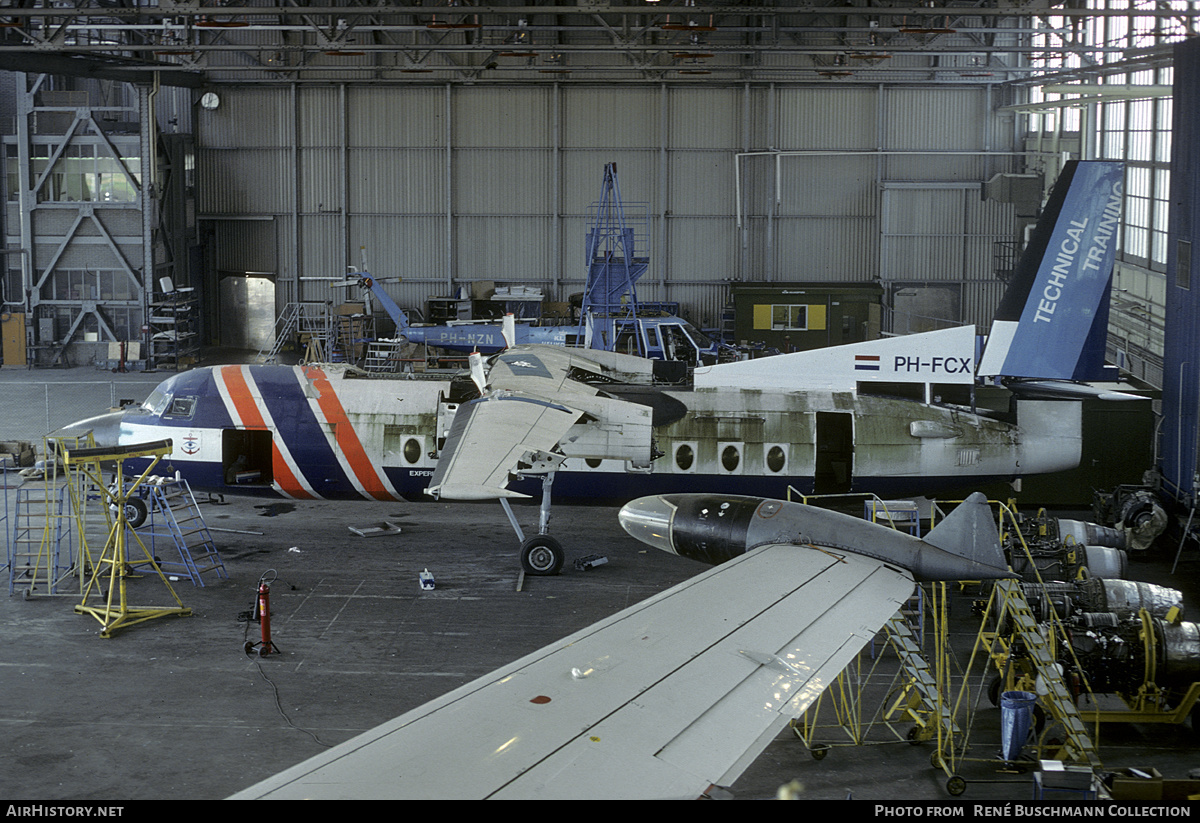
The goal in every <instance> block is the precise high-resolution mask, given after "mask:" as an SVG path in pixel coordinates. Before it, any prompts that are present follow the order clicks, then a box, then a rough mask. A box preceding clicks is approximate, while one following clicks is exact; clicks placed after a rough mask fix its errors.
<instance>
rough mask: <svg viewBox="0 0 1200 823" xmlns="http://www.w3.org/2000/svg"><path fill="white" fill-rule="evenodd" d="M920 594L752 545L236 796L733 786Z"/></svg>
mask: <svg viewBox="0 0 1200 823" xmlns="http://www.w3.org/2000/svg"><path fill="white" fill-rule="evenodd" d="M912 589H913V580H912V577H911V576H910V575H909V573H908V572H906V571H903V570H900V569H898V568H896V567H894V566H891V565H889V564H886V563H884V562H882V561H879V560H875V559H871V558H866V557H863V556H861V555H857V554H852V553H846V552H839V551H829V550H819V549H815V548H811V547H802V546H795V545H784V544H772V545H767V546H762V547H760V548H757V549H754V550H753V551H751V552H748V553H746V554H744V555H741V556H740V557H737V558H735V559H733V560H731V561H729V562H727V563H724V564H722V565H720V566H716V567H714V568H712V569H710V570H708V571H706V572H704V573H702V574H700V575H698V576H696V577H693V578H691V579H689V580H687V581H686V582H684V583H681V584H680V585H678V586H675V587H674V588H672V589H669V590H667V591H665V592H662V593H661V594H659V595H656V596H654V597H652V598H650V599H648V600H646V601H643V602H642V603H639V604H637V605H635V606H632V607H630V608H628V609H626V610H624V611H622V612H619V613H618V614H615V615H613V616H612V617H609V618H608V619H606V620H603V621H600V622H599V623H596V624H594V625H592V626H590V627H588V628H586V629H583V630H581V631H579V632H577V633H575V634H573V635H571V636H569V637H567V638H565V639H563V640H560V641H559V642H557V643H553V644H551V645H549V646H547V647H546V648H544V649H541V650H540V651H537V652H534V653H533V654H530V655H528V656H526V657H524V658H522V659H521V660H518V661H516V662H515V663H512V664H510V665H508V666H506V667H504V668H502V669H499V670H497V671H495V672H493V673H491V674H489V675H486V676H484V677H481V678H480V679H478V680H476V681H474V682H472V683H469V684H467V685H465V686H463V687H461V688H459V689H457V690H455V691H453V692H450V693H449V694H447V695H445V696H444V697H441V698H439V699H437V700H434V701H432V702H430V703H427V704H426V705H424V706H421V707H420V708H417V709H414V710H412V711H410V712H408V713H407V714H404V715H401V716H400V717H398V718H396V719H394V720H392V721H390V722H388V723H385V724H384V725H382V726H379V727H378V728H375V729H373V730H371V731H368V732H366V733H364V734H362V735H360V736H358V737H356V738H353V739H352V740H349V741H347V742H345V743H343V744H341V745H339V746H337V747H335V748H333V749H330V750H329V751H327V752H325V753H323V754H320V755H318V756H316V757H314V758H312V759H311V760H307V761H305V762H303V763H301V764H299V765H297V766H294V767H292V768H290V769H288V770H286V771H284V772H282V773H280V774H278V775H276V776H274V777H271V778H268V779H267V780H264V781H262V782H261V783H258V784H257V785H254V786H252V787H250V788H248V789H246V790H245V791H242V792H240V793H238V794H237V795H235V796H234V798H232V799H295V798H314V799H365V798H379V799H384V798H396V799H401V798H403V799H417V798H442V799H483V798H495V799H588V798H595V799H636V798H643V799H645V798H687V799H694V798H696V797H699V796H701V795H703V794H704V793H705V792H706V791H708V790H709V789H710V788H711V787H712V786H728V785H730V784H732V783H733V782H734V781H735V780H736V779H737V778H738V776H739V775H740V774H741V773H742V772H743V771H744V770H745V769H746V767H747V766H749V765H750V763H752V762H753V761H754V759H755V758H756V757H757V756H758V755H759V753H761V752H762V750H763V749H764V748H766V746H767V745H768V743H770V742H771V740H773V739H774V738H775V737H776V735H777V734H778V733H779V732H780V731H781V730H782V729H783V728H784V727H785V726H786V725H787V723H788V721H789V720H790V719H791V718H793V717H796V716H798V715H800V714H802V713H803V712H804V710H805V709H806V708H807V707H808V706H809V705H810V704H811V703H812V702H813V700H815V699H816V697H817V696H818V695H819V694H820V693H821V691H822V690H824V689H825V687H826V686H827V685H829V683H830V682H832V680H833V679H834V678H835V677H836V676H837V675H838V673H839V672H841V671H842V669H843V668H845V666H846V665H847V664H849V662H850V661H851V660H852V659H853V657H854V655H855V654H857V653H858V651H859V650H860V649H861V648H862V647H863V646H864V645H865V644H866V643H867V642H868V641H869V640H870V639H871V638H872V637H873V636H874V635H875V633H876V632H877V631H878V630H879V629H880V628H881V627H882V626H883V624H884V623H885V622H886V621H887V620H888V618H890V617H891V616H892V615H893V614H894V613H895V612H896V610H897V609H898V608H899V607H900V605H901V603H902V602H903V601H904V600H905V599H906V598H907V597H908V596H909V595H910V594H911V593H912ZM714 604H719V606H718V607H716V608H714Z"/></svg>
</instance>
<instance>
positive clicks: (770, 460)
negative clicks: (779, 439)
mask: <svg viewBox="0 0 1200 823" xmlns="http://www.w3.org/2000/svg"><path fill="white" fill-rule="evenodd" d="M786 467H787V454H786V453H785V452H784V450H783V448H782V447H781V446H772V447H771V448H770V449H769V450H768V451H767V468H768V469H770V470H771V471H772V472H774V473H775V474H779V473H780V472H781V471H783V470H784V468H786Z"/></svg>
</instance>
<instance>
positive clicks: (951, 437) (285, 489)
mask: <svg viewBox="0 0 1200 823" xmlns="http://www.w3.org/2000/svg"><path fill="white" fill-rule="evenodd" d="M457 392H458V390H457V389H456V388H455V386H454V385H452V382H451V381H450V380H439V379H365V378H355V377H349V376H347V374H346V372H345V371H344V370H342V369H340V368H338V367H329V366H323V367H321V366H216V367H211V368H202V369H196V370H193V371H189V372H185V373H181V374H179V375H176V376H174V377H171V378H169V379H168V380H167V381H165V382H164V383H163V384H161V385H160V386H159V387H158V389H157V390H156V391H155V392H154V393H153V394H152V396H151V397H150V398H149V399H148V400H147V401H146V402H145V403H144V404H143V405H142V406H140V407H137V408H131V409H127V410H125V411H123V412H121V413H119V414H114V415H112V416H108V417H107V418H98V419H97V420H96V421H95V423H94V428H95V431H96V438H97V441H98V442H111V441H113V440H114V439H116V440H117V442H118V443H119V444H121V445H125V444H131V443H141V442H147V441H152V440H161V439H170V440H171V441H172V443H173V451H172V452H171V454H170V455H169V457H168V458H166V459H165V460H164V465H165V466H166V471H168V472H174V471H179V472H180V474H181V475H182V476H183V477H184V478H186V479H187V480H188V481H189V482H190V483H191V485H192V486H193V488H195V489H202V490H211V491H223V492H240V493H248V494H274V493H278V494H282V495H285V496H289V497H295V498H300V499H304V498H335V499H336V498H357V499H378V500H388V499H398V498H409V499H419V498H422V497H424V491H425V488H426V487H427V486H428V485H429V481H430V478H431V477H432V475H433V471H434V469H435V467H436V465H437V460H438V454H439V452H440V450H441V448H442V445H443V443H444V438H445V437H446V434H447V432H448V431H449V428H450V424H451V421H452V419H453V417H454V414H455V411H456V410H457V408H458V405H459V402H455V400H454V399H453V396H454V395H455V394H456V393H457ZM618 396H620V395H618ZM647 396H649V397H651V398H652V400H653V402H654V404H655V406H656V411H655V421H654V427H653V429H652V443H650V444H649V445H650V449H647V453H651V454H653V455H655V459H653V460H648V461H631V460H627V459H621V460H618V459H610V458H606V457H604V453H605V448H607V447H604V446H602V445H595V444H597V443H599V442H601V441H602V440H603V439H604V438H603V437H601V436H600V435H601V434H603V435H604V436H605V437H608V438H609V439H610V440H611V438H612V437H613V436H614V435H613V432H612V431H611V426H610V427H608V428H607V429H606V427H605V426H604V424H603V422H602V421H582V422H580V423H578V424H576V426H575V427H574V429H572V436H569V437H567V438H564V440H563V443H562V446H561V450H562V453H563V454H565V455H566V459H565V461H564V462H563V464H562V466H561V467H560V468H559V470H558V471H557V473H556V475H555V482H554V494H555V496H556V497H589V498H602V499H619V498H625V499H630V498H633V497H636V496H638V495H643V494H662V493H677V492H688V491H706V492H722V493H740V494H757V495H766V496H776V497H782V496H785V495H786V493H787V489H788V487H789V486H791V487H792V488H794V489H796V490H797V491H799V492H801V493H805V494H807V493H813V492H816V493H837V492H850V491H855V492H862V491H871V492H875V493H877V494H880V495H881V496H898V495H914V494H929V493H933V492H936V491H937V490H939V489H946V488H961V487H963V486H967V485H977V484H979V483H984V482H991V481H997V480H1010V479H1013V478H1015V477H1019V476H1022V475H1025V474H1039V473H1045V472H1050V471H1058V470H1062V469H1067V468H1071V467H1073V466H1074V465H1075V464H1076V463H1077V462H1078V457H1079V450H1080V440H1079V430H1080V427H1079V404H1078V403H1063V402H1054V401H1030V403H1029V404H1028V406H1029V407H1028V408H1023V409H1022V410H1021V411H1020V415H1021V416H1020V419H1019V420H1018V422H1017V423H1012V422H1008V421H1004V420H999V419H995V418H991V417H987V416H984V415H981V414H975V413H971V412H969V411H966V410H964V409H962V408H957V407H950V406H941V405H935V404H926V403H921V402H917V401H913V400H905V399H895V398H886V397H877V396H860V395H856V394H854V393H852V392H835V391H824V392H822V391H802V392H801V391H792V392H785V391H767V390H762V391H759V390H729V389H720V390H695V391H693V390H686V389H679V390H675V389H661V390H660V389H651V390H647ZM647 396H643V397H642V398H640V400H639V399H638V398H633V399H630V400H629V401H628V402H641V403H642V404H648V403H650V402H652V401H651V400H650V399H647ZM466 399H468V398H465V397H464V398H461V400H466ZM1043 407H1044V408H1043ZM1035 412H1036V414H1035ZM79 425H80V426H83V425H85V424H79ZM602 430H604V431H602ZM615 436H618V437H619V436H620V432H617V433H616V435H615ZM639 436H642V435H639ZM537 482H538V481H537V480H536V479H534V478H528V479H525V480H522V481H517V482H516V483H514V484H513V488H514V489H515V490H517V491H524V492H528V493H531V494H534V493H536V490H537V488H538V487H537V485H536V484H537Z"/></svg>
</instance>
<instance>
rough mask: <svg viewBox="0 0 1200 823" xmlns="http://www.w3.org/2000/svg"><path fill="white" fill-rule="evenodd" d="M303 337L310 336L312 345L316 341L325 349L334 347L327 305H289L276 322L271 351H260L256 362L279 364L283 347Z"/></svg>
mask: <svg viewBox="0 0 1200 823" xmlns="http://www.w3.org/2000/svg"><path fill="white" fill-rule="evenodd" d="M303 335H308V336H309V341H310V345H311V343H312V342H314V341H315V342H316V343H317V344H319V345H320V346H324V347H325V349H328V347H330V346H331V345H333V342H334V340H333V326H332V322H331V320H330V315H329V307H328V306H327V305H326V304H325V303H288V304H287V307H286V308H285V309H284V310H283V314H281V315H280V316H279V318H278V319H277V320H276V321H275V343H274V344H273V345H272V347H271V348H270V349H269V350H268V349H263V350H261V351H259V353H258V355H257V357H255V359H254V362H255V363H278V362H279V352H280V351H282V350H283V347H284V346H286V345H288V344H290V343H292V342H293V340H294V339H295V338H298V337H301V336H303ZM318 359H322V360H323V359H325V358H324V357H321V358H318Z"/></svg>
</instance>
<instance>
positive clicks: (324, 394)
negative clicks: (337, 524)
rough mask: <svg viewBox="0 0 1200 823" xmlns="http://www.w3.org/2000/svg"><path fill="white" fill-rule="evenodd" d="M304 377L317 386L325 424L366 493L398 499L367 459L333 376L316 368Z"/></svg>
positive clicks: (378, 498)
mask: <svg viewBox="0 0 1200 823" xmlns="http://www.w3.org/2000/svg"><path fill="white" fill-rule="evenodd" d="M304 376H305V377H307V378H308V379H309V380H310V381H311V382H312V384H313V386H315V387H316V389H317V405H319V406H320V407H321V413H322V414H324V415H325V421H326V422H327V423H328V424H329V425H330V426H332V427H333V436H334V439H335V440H336V441H337V448H339V449H340V450H341V452H342V454H343V455H344V456H345V458H346V462H347V463H348V464H349V466H350V469H351V471H353V472H354V475H355V476H356V477H357V478H358V482H359V483H360V484H361V485H362V489H363V492H364V493H365V494H368V495H370V496H371V497H373V498H375V499H376V500H395V499H396V495H395V494H394V493H392V491H391V490H389V489H388V488H387V487H386V486H385V485H384V484H383V482H382V481H381V480H380V478H379V474H378V473H377V472H376V471H375V466H374V465H373V464H372V463H371V458H370V457H368V456H367V451H366V449H364V448H363V445H362V442H361V441H359V439H358V433H357V432H355V431H354V426H353V425H351V423H350V418H349V417H347V416H346V410H345V409H344V408H342V401H341V400H339V399H338V396H337V393H336V392H335V391H334V390H333V386H332V385H331V384H330V382H329V377H328V376H327V375H326V374H325V372H323V371H321V370H320V369H318V368H316V367H313V366H306V367H305V368H304Z"/></svg>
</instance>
